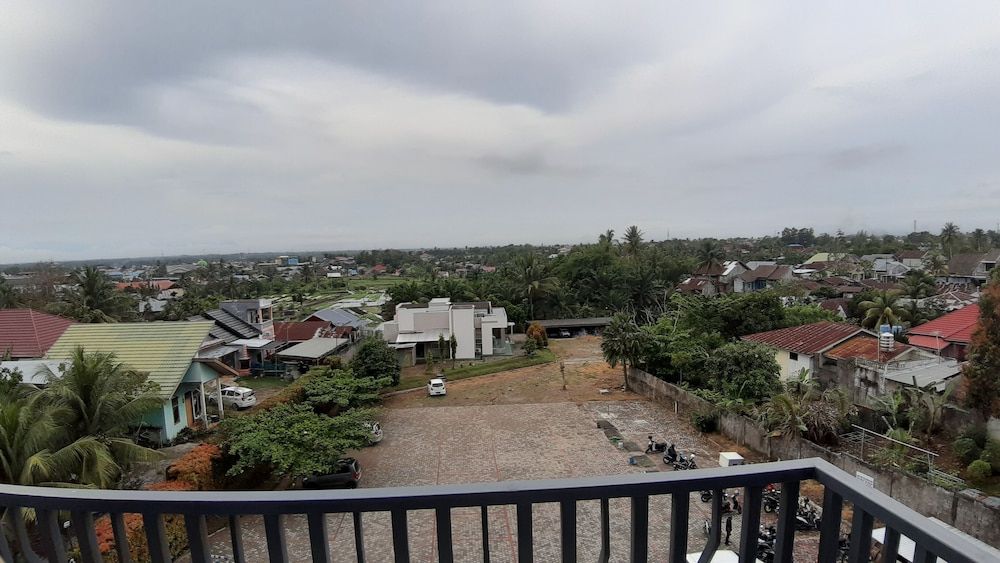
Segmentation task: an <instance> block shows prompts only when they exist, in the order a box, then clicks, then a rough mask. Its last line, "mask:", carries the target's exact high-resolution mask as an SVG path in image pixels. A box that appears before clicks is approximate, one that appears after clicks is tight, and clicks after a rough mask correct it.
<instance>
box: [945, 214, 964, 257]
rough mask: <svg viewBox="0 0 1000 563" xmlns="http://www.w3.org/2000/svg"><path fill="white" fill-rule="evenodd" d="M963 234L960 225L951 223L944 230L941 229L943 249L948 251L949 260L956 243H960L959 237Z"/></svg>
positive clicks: (946, 224)
mask: <svg viewBox="0 0 1000 563" xmlns="http://www.w3.org/2000/svg"><path fill="white" fill-rule="evenodd" d="M961 234H962V231H961V230H959V228H958V225H956V224H955V223H952V222H951V221H949V222H947V223H945V224H944V228H943V229H941V247H942V249H945V250H947V251H948V258H949V259H950V258H951V257H952V254H953V252H954V249H955V243H956V242H958V237H959V236H960V235H961Z"/></svg>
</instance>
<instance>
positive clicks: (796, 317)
mask: <svg viewBox="0 0 1000 563" xmlns="http://www.w3.org/2000/svg"><path fill="white" fill-rule="evenodd" d="M839 320H840V317H838V316H837V315H836V314H835V313H834V312H833V311H827V310H826V309H824V308H822V307H820V306H819V305H792V306H791V307H785V323H784V324H785V326H801V325H807V324H810V323H818V322H820V321H839Z"/></svg>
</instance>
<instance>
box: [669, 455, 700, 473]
mask: <svg viewBox="0 0 1000 563" xmlns="http://www.w3.org/2000/svg"><path fill="white" fill-rule="evenodd" d="M663 460H664V461H666V456H664V458H663ZM673 467H674V471H684V470H687V469H698V465H697V464H696V463H695V461H694V454H691V455H690V456H689V457H684V454H678V456H677V461H675V462H674V463H673Z"/></svg>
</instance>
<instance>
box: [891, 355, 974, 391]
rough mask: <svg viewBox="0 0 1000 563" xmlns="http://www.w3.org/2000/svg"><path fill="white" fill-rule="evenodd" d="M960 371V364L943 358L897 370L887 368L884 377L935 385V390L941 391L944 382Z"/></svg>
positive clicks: (906, 383)
mask: <svg viewBox="0 0 1000 563" xmlns="http://www.w3.org/2000/svg"><path fill="white" fill-rule="evenodd" d="M960 373H962V366H961V364H959V363H958V362H957V361H955V360H951V359H943V360H942V361H941V362H939V363H925V364H919V365H917V366H914V367H908V368H907V367H904V368H903V369H899V370H889V371H887V372H886V374H885V378H886V379H889V380H892V381H896V382H898V383H902V384H903V385H913V384H914V383H916V386H917V387H927V386H928V385H933V386H935V389H936V390H937V391H943V390H944V387H945V382H946V381H948V380H949V379H951V378H953V377H955V376H957V375H959V374H960Z"/></svg>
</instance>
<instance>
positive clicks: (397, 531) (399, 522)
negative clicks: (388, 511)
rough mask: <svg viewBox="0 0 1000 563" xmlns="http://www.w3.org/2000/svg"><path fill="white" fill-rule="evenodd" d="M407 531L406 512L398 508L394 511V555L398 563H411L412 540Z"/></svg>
mask: <svg viewBox="0 0 1000 563" xmlns="http://www.w3.org/2000/svg"><path fill="white" fill-rule="evenodd" d="M408 535H409V533H408V530H407V529H406V510H405V509H402V508H396V509H393V511H392V553H393V557H394V559H395V560H396V563H409V561H410V540H409V537H408Z"/></svg>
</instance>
